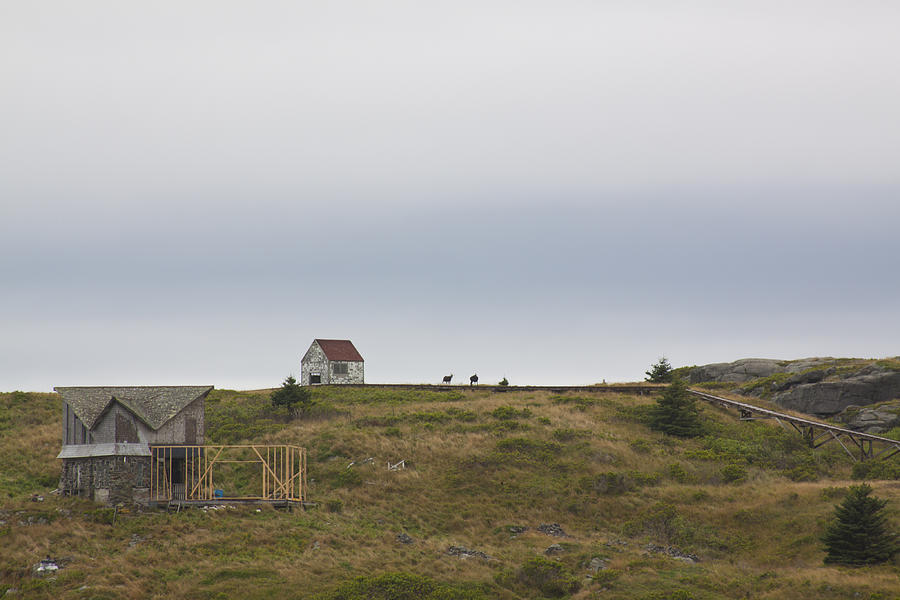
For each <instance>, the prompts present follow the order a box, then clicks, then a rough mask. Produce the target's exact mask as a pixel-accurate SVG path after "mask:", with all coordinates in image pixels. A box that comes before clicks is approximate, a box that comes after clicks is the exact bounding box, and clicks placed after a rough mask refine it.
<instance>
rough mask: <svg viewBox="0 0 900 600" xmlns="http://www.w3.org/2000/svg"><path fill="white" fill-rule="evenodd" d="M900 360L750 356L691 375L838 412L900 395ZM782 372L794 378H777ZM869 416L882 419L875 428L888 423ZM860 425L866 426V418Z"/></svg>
mask: <svg viewBox="0 0 900 600" xmlns="http://www.w3.org/2000/svg"><path fill="white" fill-rule="evenodd" d="M897 363H898V361H897V360H896V359H893V360H885V361H877V362H876V361H872V360H862V359H835V358H831V357H826V358H804V359H801V360H794V361H779V360H772V359H765V358H745V359H742V360H737V361H734V362H731V363H715V364H710V365H703V366H700V367H693V368H691V369H690V371H689V372H688V374H687V377H688V379H689V380H690V382H691V383H702V382H719V383H734V384H735V388H736V389H735V391H737V392H739V393H744V394H750V395H756V396H761V397H765V398H769V399H771V400H772V401H774V402H775V403H776V404H778V405H780V406H783V407H785V408H789V409H793V410H798V411H801V412H805V413H808V414H812V415H817V416H833V415H836V414H838V413H840V412H841V411H843V410H844V409H846V408H847V407H849V406H868V405H872V404H878V403H881V402H886V401H889V400H893V399H897V398H900V370H898V369H897ZM779 374H784V375H791V376H790V377H785V376H778V377H774V376H776V375H779ZM768 378H772V379H771V380H770V379H768ZM866 414H869V413H866ZM882 416H883V415H882ZM868 418H870V420H871V423H875V422H876V421H877V422H878V423H880V424H873V425H871V427H876V428H881V427H885V425H884V422H885V421H884V419H883V418H881V417H874V416H872V415H871V414H869V417H868ZM859 424H860V426H863V424H862V422H860V423H859ZM888 429H889V427H888Z"/></svg>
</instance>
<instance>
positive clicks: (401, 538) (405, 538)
mask: <svg viewBox="0 0 900 600" xmlns="http://www.w3.org/2000/svg"><path fill="white" fill-rule="evenodd" d="M397 541H398V542H400V543H401V544H412V543H413V539H412V538H411V537H410V536H409V534H407V533H398V534H397Z"/></svg>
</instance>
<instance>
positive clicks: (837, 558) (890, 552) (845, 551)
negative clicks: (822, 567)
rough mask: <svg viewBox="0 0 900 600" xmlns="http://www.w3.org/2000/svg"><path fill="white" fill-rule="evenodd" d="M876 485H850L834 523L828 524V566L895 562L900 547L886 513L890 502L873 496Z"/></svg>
mask: <svg viewBox="0 0 900 600" xmlns="http://www.w3.org/2000/svg"><path fill="white" fill-rule="evenodd" d="M871 493H872V486H870V485H869V484H866V483H863V484H862V485H852V486H850V492H849V493H848V494H847V497H846V498H844V501H843V502H842V503H841V504H840V505H839V506H836V507H835V509H834V521H832V522H831V524H829V525H828V527H827V529H826V530H825V535H824V536H823V537H822V541H823V542H824V543H825V550H826V551H827V552H828V555H827V556H826V557H825V562H826V563H838V564H845V565H871V564H877V563H883V562H886V561H888V560H890V559H891V557H892V556H894V554H896V553H897V551H898V550H900V548H898V545H897V536H896V534H894V533H893V532H892V531H891V530H890V527H889V525H888V522H887V517H885V514H884V512H883V509H884V506H885V505H886V504H887V500H881V499H879V498H875V497H873V496H871V495H870V494H871Z"/></svg>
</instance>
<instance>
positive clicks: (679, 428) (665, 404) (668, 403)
mask: <svg viewBox="0 0 900 600" xmlns="http://www.w3.org/2000/svg"><path fill="white" fill-rule="evenodd" d="M650 427H651V428H653V429H655V430H657V431H662V432H663V433H667V434H669V435H675V436H678V437H697V436H698V435H700V434H701V433H703V427H702V425H701V423H700V411H699V410H698V409H697V404H696V402H694V398H693V397H692V396H691V395H690V394H689V393H688V390H687V385H686V384H685V383H684V381H682V380H681V379H678V378H676V379H675V380H673V381H672V383H671V384H670V385H669V387H667V388H666V389H665V391H664V392H663V393H662V395H661V396H660V397H659V398H658V399H657V400H656V405H655V406H653V410H652V412H651V413H650Z"/></svg>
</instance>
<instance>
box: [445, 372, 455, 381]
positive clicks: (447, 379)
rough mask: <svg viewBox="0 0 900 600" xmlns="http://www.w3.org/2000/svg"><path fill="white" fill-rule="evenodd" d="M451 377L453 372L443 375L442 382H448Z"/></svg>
mask: <svg viewBox="0 0 900 600" xmlns="http://www.w3.org/2000/svg"><path fill="white" fill-rule="evenodd" d="M451 379H453V373H450V374H449V375H444V383H450V380H451Z"/></svg>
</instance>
